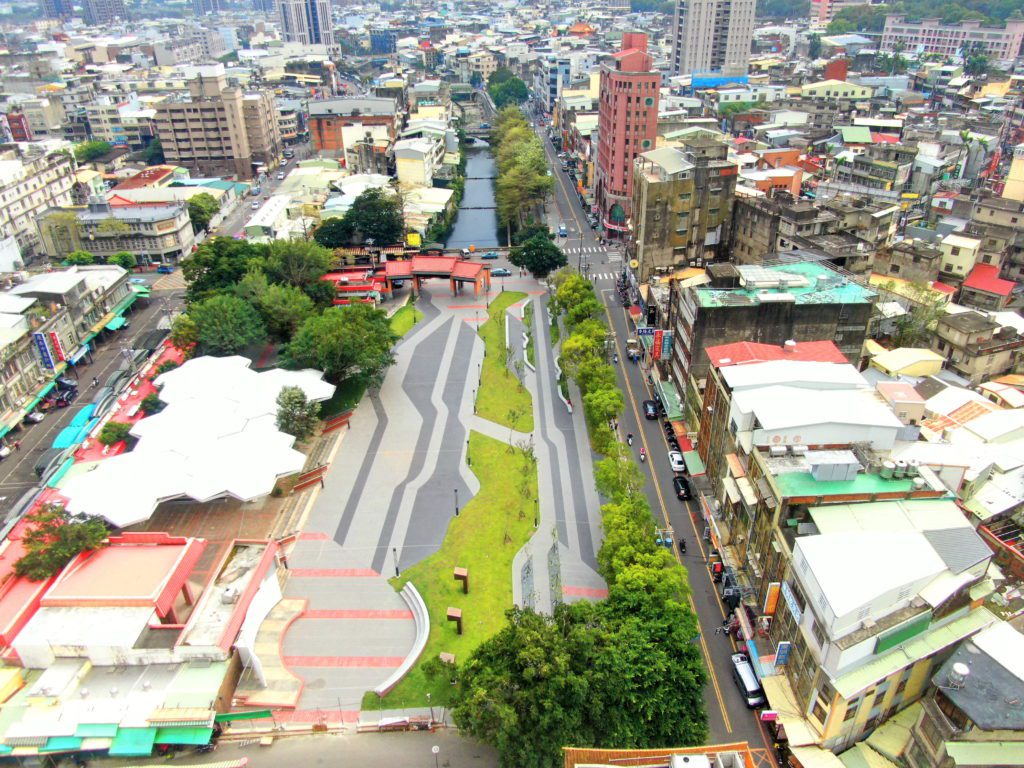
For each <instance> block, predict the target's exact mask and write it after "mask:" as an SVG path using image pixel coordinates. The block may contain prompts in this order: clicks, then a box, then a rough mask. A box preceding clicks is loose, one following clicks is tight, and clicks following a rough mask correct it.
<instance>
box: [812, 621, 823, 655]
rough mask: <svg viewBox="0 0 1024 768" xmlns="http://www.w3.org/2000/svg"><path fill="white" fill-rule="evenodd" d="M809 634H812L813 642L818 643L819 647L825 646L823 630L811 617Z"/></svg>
mask: <svg viewBox="0 0 1024 768" xmlns="http://www.w3.org/2000/svg"><path fill="white" fill-rule="evenodd" d="M811 634H812V635H813V636H814V642H816V643H817V644H818V647H819V648H824V647H825V630H823V629H822V628H821V625H820V624H819V623H818V621H817V619H815V618H814V617H813V616H812V617H811Z"/></svg>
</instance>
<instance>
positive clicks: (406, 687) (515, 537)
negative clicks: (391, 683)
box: [363, 432, 538, 710]
mask: <svg viewBox="0 0 1024 768" xmlns="http://www.w3.org/2000/svg"><path fill="white" fill-rule="evenodd" d="M469 457H470V460H471V465H470V466H471V468H472V471H473V472H474V473H475V474H476V476H477V478H478V479H479V480H480V493H478V494H477V495H476V496H474V497H473V499H472V501H470V502H469V503H468V504H466V505H465V506H464V507H462V508H461V509H460V515H459V517H458V518H455V517H454V512H455V508H454V504H455V499H454V495H453V498H452V514H453V517H452V519H451V521H450V523H449V525H448V533H447V535H446V536H445V539H444V543H443V544H442V545H441V549H440V550H439V551H438V552H436V553H435V554H433V555H431V556H430V557H428V558H427V559H426V560H423V561H421V562H419V563H417V564H416V565H414V566H413V567H412V568H409V569H408V570H407V571H405V572H404V573H402V575H401V578H398V579H392V580H391V584H392V585H393V586H394V587H395V588H396V589H401V588H402V587H403V586H405V583H406V582H407V581H411V582H412V583H413V584H414V585H415V586H416V589H417V590H419V593H420V595H421V596H422V597H423V601H424V602H425V603H426V604H427V611H428V612H429V614H430V639H429V640H428V641H427V647H426V648H425V649H424V651H423V655H422V656H420V659H419V662H418V663H417V664H416V666H415V667H413V668H412V670H411V671H410V672H409V674H408V675H407V676H406V677H405V678H404V679H403V680H402V682H400V683H399V684H398V685H397V686H396V687H395V688H394V689H393V690H392V691H391V693H389V694H388V695H387V696H385V697H384V699H383V701H381V700H379V699H378V698H377V695H376V694H375V693H373V692H372V691H371V692H368V693H367V694H366V696H365V697H364V699H363V708H364V709H371V710H372V709H377V708H378V707H383V708H384V709H395V708H403V707H426V706H427V694H428V693H430V694H431V697H432V698H431V702H430V703H431V704H433V705H434V706H439V705H443V704H446V703H447V702H448V699H449V697H450V696H451V693H452V685H451V683H450V682H449V680H448V679H446V678H443V679H442V677H438V678H436V679H433V680H431V679H428V677H427V676H426V674H424V672H423V666H424V664H426V663H428V662H430V661H431V660H432V659H437V658H438V655H439V654H440V653H442V652H445V653H453V654H455V661H456V663H457V664H462V663H463V662H465V661H466V659H467V658H468V657H469V654H470V652H471V651H472V650H473V649H474V648H476V647H477V646H478V645H480V643H482V642H483V641H484V640H486V639H487V638H489V637H491V636H492V635H494V634H495V633H497V632H498V631H499V630H500V629H501V628H502V627H503V626H504V625H505V610H506V609H507V608H511V607H512V559H513V558H514V557H515V554H516V552H518V551H519V549H520V548H521V547H522V546H523V545H524V544H525V543H526V542H527V540H528V539H529V538H530V535H531V534H532V533H533V530H534V521H535V520H536V518H537V513H538V506H537V466H536V464H535V463H534V462H532V461H530V460H529V458H528V457H527V456H525V455H524V454H523V453H522V452H521V451H519V450H515V451H513V452H512V453H509V448H508V445H506V444H505V443H502V442H500V441H498V440H495V439H493V438H490V437H486V436H485V435H481V434H479V433H478V432H470V434H469ZM456 566H458V567H462V568H468V569H469V594H468V595H464V594H463V593H462V586H461V583H460V582H457V581H455V579H454V578H453V577H452V573H453V569H454V568H455V567H456ZM449 606H452V607H454V608H461V609H462V628H463V634H462V635H457V634H456V633H455V624H454V623H453V622H449V621H447V620H446V614H447V611H448V607H449Z"/></svg>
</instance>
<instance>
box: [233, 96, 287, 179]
mask: <svg viewBox="0 0 1024 768" xmlns="http://www.w3.org/2000/svg"><path fill="white" fill-rule="evenodd" d="M242 114H243V115H244V117H245V135H246V136H248V137H249V148H250V149H251V150H252V160H253V162H254V163H262V164H263V165H265V166H267V168H276V167H277V164H278V162H280V158H281V151H282V149H283V146H282V140H281V127H280V124H279V123H278V122H277V114H278V112H277V105H275V104H274V96H273V94H271V93H270V91H266V90H262V91H259V92H257V93H247V94H245V98H243V99H242Z"/></svg>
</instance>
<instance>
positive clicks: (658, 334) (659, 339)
mask: <svg viewBox="0 0 1024 768" xmlns="http://www.w3.org/2000/svg"><path fill="white" fill-rule="evenodd" d="M664 338H665V331H662V330H658V331H655V332H654V349H653V352H654V359H655V360H661V353H662V349H663V339H664Z"/></svg>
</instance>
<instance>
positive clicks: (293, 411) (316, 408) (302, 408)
mask: <svg viewBox="0 0 1024 768" xmlns="http://www.w3.org/2000/svg"><path fill="white" fill-rule="evenodd" d="M319 417H320V403H311V402H309V401H307V400H306V393H305V392H303V391H302V388H301V387H282V388H281V392H280V394H278V396H277V428H278V429H279V430H281V431H282V432H285V433H287V434H289V435H294V436H295V439H296V440H298V441H299V442H300V443H301V442H302V441H304V440H306V439H307V438H309V437H310V436H311V435H312V434H313V433H314V432H316V424H317V420H318V419H319Z"/></svg>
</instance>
